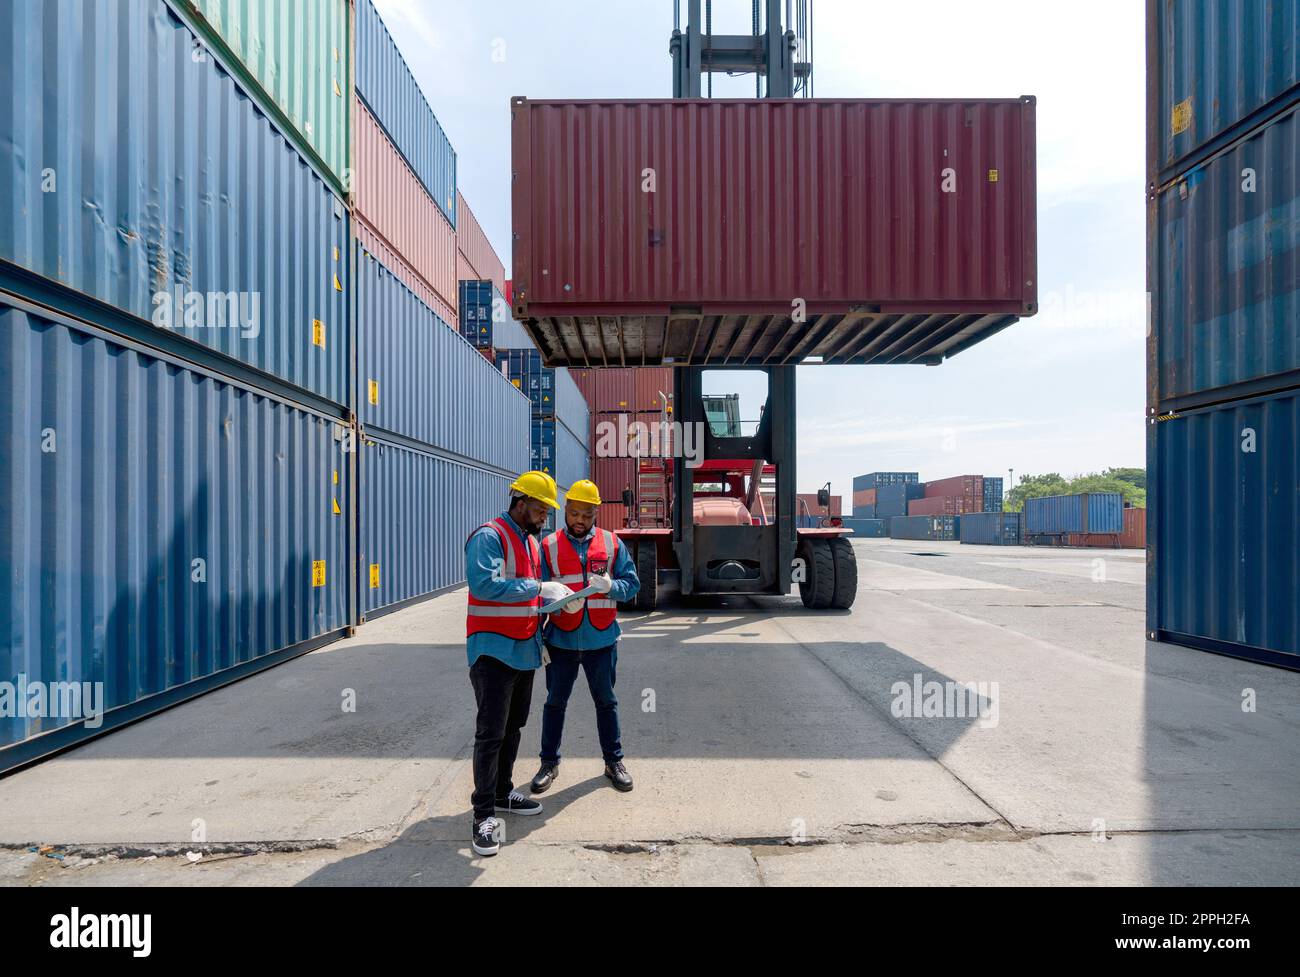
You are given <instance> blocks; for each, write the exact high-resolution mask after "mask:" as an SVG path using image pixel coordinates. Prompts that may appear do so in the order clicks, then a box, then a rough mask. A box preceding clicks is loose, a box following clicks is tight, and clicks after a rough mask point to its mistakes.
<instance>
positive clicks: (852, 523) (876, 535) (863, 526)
mask: <svg viewBox="0 0 1300 977" xmlns="http://www.w3.org/2000/svg"><path fill="white" fill-rule="evenodd" d="M844 528H845V529H852V530H853V535H854V536H857V537H860V538H863V539H883V538H887V537H888V536H889V523H888V522H887V521H886V520H884V519H855V518H854V517H852V516H845V517H844Z"/></svg>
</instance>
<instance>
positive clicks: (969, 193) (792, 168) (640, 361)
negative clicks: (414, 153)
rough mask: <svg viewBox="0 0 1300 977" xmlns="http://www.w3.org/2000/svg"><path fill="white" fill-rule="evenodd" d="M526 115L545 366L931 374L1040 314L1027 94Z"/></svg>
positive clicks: (524, 238)
mask: <svg viewBox="0 0 1300 977" xmlns="http://www.w3.org/2000/svg"><path fill="white" fill-rule="evenodd" d="M511 114H512V153H513V160H512V166H513V170H514V173H515V176H516V179H515V181H514V188H513V208H512V212H513V218H514V239H513V242H512V243H513V249H512V254H513V275H512V276H511V277H512V280H513V282H514V293H515V294H514V303H515V305H514V307H515V315H516V317H517V318H519V319H521V320H523V321H524V325H525V327H526V328H527V329H528V330H529V332H530V334H532V335H533V338H534V340H536V343H537V346H538V348H539V349H540V350H542V352H543V354H544V355H545V357H546V359H547V362H548V364H550V365H555V366H585V365H587V364H588V363H592V362H595V363H602V364H605V365H624V363H625V361H624V360H623V359H621V357H624V356H626V357H629V358H630V362H627V364H626V365H647V366H656V365H661V364H662V363H663V362H664V361H665V358H668V357H672V358H676V359H677V360H678V361H682V360H686V359H688V358H689V359H690V361H692V362H695V363H697V364H699V365H707V364H708V363H710V362H724V361H726V362H729V363H730V364H732V365H738V364H744V363H746V362H768V361H770V359H771V358H772V357H773V356H779V357H780V358H781V362H790V363H797V362H801V361H804V360H805V359H806V358H810V357H819V358H820V361H821V362H837V363H838V362H854V363H923V362H930V363H933V362H938V361H940V360H941V359H942V358H943V357H945V356H950V355H953V354H955V353H957V352H960V351H961V350H962V349H965V348H966V347H968V346H970V345H972V344H974V343H976V342H978V341H979V340H981V339H983V338H986V337H987V336H989V335H991V334H993V333H995V332H997V331H998V330H1000V329H1002V328H1004V327H1005V326H1007V325H1009V324H1010V323H1011V322H1014V321H1015V319H1016V318H1017V317H1019V316H1022V315H1032V314H1033V313H1034V312H1035V311H1036V309H1037V291H1036V285H1037V279H1038V275H1037V270H1036V269H1037V264H1036V217H1035V206H1036V204H1035V169H1034V160H1035V149H1034V145H1035V142H1034V100H1033V98H1031V97H1025V98H1020V99H1002V100H987V101H983V100H973V99H972V100H951V101H942V100H941V101H909V100H897V101H888V100H875V101H868V100H841V99H789V100H779V99H772V100H769V99H708V100H706V99H677V100H674V99H667V100H658V101H619V100H602V101H596V100H593V101H585V102H552V101H530V100H527V99H522V98H516V99H514V100H513V103H512V113H511ZM647 170H648V171H650V175H647ZM863 174H866V177H865V178H864V176H863ZM650 179H653V180H654V182H655V192H654V193H647V192H644V189H643V184H644V183H645V181H647V180H650ZM949 191H952V192H949ZM795 240H797V241H799V242H800V246H799V247H796V248H781V247H772V246H771V242H773V241H795ZM792 296H798V297H799V298H801V299H803V300H804V302H805V303H806V311H807V312H808V313H809V315H808V316H807V318H806V320H803V321H800V322H795V321H794V318H793V315H792V305H791V302H792ZM680 306H693V307H699V309H700V310H701V311H702V312H703V314H704V318H703V319H700V318H699V315H698V314H696V312H695V311H694V310H685V311H683V310H682V309H680V308H676V307H680ZM865 307H872V308H871V311H866V309H865ZM574 316H576V317H578V319H577V320H576V321H575V320H574V319H572V318H571V317H574ZM598 317H599V318H598ZM617 317H623V319H624V323H625V325H626V326H628V327H629V328H623V329H615V328H611V325H613V324H614V323H612V322H611V320H613V319H615V318H617ZM682 322H689V323H690V327H689V328H687V327H685V326H682V327H681V328H678V325H679V323H682ZM633 326H634V327H635V328H631V327H633Z"/></svg>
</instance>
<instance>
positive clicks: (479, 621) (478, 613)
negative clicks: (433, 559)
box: [465, 518, 542, 641]
mask: <svg viewBox="0 0 1300 977" xmlns="http://www.w3.org/2000/svg"><path fill="white" fill-rule="evenodd" d="M488 526H490V527H491V528H492V529H494V530H495V531H496V534H497V536H499V537H500V538H501V552H502V553H504V554H505V560H504V561H503V563H502V567H501V575H502V576H503V577H504V578H506V579H507V580H540V579H541V577H542V554H541V550H540V549H539V548H538V546H537V540H535V539H534V538H533V537H532V536H526V537H525V538H524V539H520V538H519V534H518V533H517V532H515V530H514V527H512V526H511V525H510V524H509V523H507V522H506V521H505V520H504V519H500V518H497V519H493V520H492V521H491V522H486V523H484V524H483V525H482V526H480V527H479V529H482V528H484V527H488ZM477 531H478V530H475V532H477ZM471 535H473V534H471ZM525 540H527V542H525ZM468 542H469V541H468V540H466V543H468ZM541 606H542V595H541V594H540V593H539V594H538V595H537V596H536V597H534V598H533V599H532V600H525V601H520V602H519V603H515V604H511V603H506V602H503V601H496V600H479V599H478V598H477V597H475V596H474V594H473V593H472V592H471V593H470V595H469V606H468V607H467V608H466V610H465V634H466V636H467V637H468V636H469V635H471V634H478V633H479V632H480V631H488V632H490V633H492V634H502V635H505V636H506V637H507V638H514V639H515V640H516V641H522V640H523V639H525V638H531V637H532V636H533V635H535V634H536V633H537V609H538V608H539V607H541Z"/></svg>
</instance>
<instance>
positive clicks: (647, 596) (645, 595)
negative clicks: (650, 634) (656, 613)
mask: <svg viewBox="0 0 1300 977" xmlns="http://www.w3.org/2000/svg"><path fill="white" fill-rule="evenodd" d="M636 575H637V576H638V577H640V578H641V589H640V590H638V591H637V592H636V597H635V598H634V601H635V603H636V609H637V610H638V611H653V610H654V609H655V602H656V601H657V600H658V599H659V554H658V552H657V549H656V547H655V544H654V543H653V542H651V541H650V540H644V539H643V540H642V541H641V542H639V543H637V546H636Z"/></svg>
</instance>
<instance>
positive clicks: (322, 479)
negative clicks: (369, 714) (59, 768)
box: [0, 299, 354, 769]
mask: <svg viewBox="0 0 1300 977" xmlns="http://www.w3.org/2000/svg"><path fill="white" fill-rule="evenodd" d="M0 386H3V389H4V391H5V396H4V397H3V398H0V433H2V436H3V442H2V443H0V455H2V456H3V458H4V463H3V465H0V512H3V513H4V518H3V519H2V520H0V581H3V584H2V585H0V680H2V681H7V682H15V683H16V682H18V681H19V680H20V677H22V679H23V680H25V681H26V682H27V683H28V685H29V686H35V685H37V684H38V683H56V682H71V683H82V682H88V683H102V685H100V686H99V687H98V688H99V689H101V690H102V706H103V708H104V710H105V715H104V723H103V726H102V727H100V729H99V730H98V731H103V730H106V729H109V728H112V727H114V726H116V725H119V724H120V723H122V722H125V721H130V720H132V719H136V718H139V717H140V716H142V715H147V714H148V713H150V712H153V711H156V710H158V709H161V708H165V707H166V706H169V705H172V704H174V703H175V702H178V701H181V700H182V699H185V698H188V697H190V696H192V695H196V694H198V693H200V692H203V691H207V690H208V689H210V688H212V687H215V686H216V685H220V684H222V683H224V682H228V681H233V680H234V679H236V678H241V677H243V676H244V675H246V674H248V673H249V672H250V671H253V670H256V669H257V668H260V667H264V666H266V665H268V664H274V663H275V662H277V661H280V660H283V658H284V657H286V656H288V655H291V654H295V653H298V652H300V651H304V650H308V649H309V648H310V647H313V646H315V645H316V644H319V643H322V642H323V641H324V640H327V639H328V638H332V637H337V636H338V635H339V633H340V629H341V628H343V627H344V626H345V625H347V624H348V623H349V595H350V593H351V588H352V585H353V580H352V577H351V573H350V570H351V567H352V565H353V564H352V550H351V546H350V543H349V528H348V515H347V513H348V512H349V510H350V506H351V489H350V486H351V484H352V477H351V468H350V464H351V461H352V458H353V457H354V456H353V455H352V454H351V453H350V452H348V451H347V450H346V448H347V446H348V445H349V438H348V435H349V433H350V432H349V431H348V430H347V429H345V428H343V427H342V426H340V425H339V424H337V423H336V422H334V421H332V420H330V419H329V418H327V417H325V416H323V415H320V414H317V413H315V412H313V411H310V410H305V409H301V408H299V407H296V406H295V405H293V404H290V403H287V402H285V401H282V400H279V399H277V398H274V397H270V396H266V395H264V394H262V393H259V392H255V391H253V390H249V389H246V388H244V387H242V386H240V385H236V384H233V383H230V382H228V381H226V380H224V379H223V378H221V377H218V376H215V375H212V374H209V373H207V372H205V371H201V370H198V369H193V368H190V367H188V366H186V365H185V364H184V363H183V362H181V361H179V360H174V359H172V358H170V357H167V356H165V355H159V354H156V353H154V352H152V351H150V350H148V349H146V348H145V347H141V346H136V345H134V344H130V343H127V342H124V341H121V340H118V339H116V338H114V337H113V336H112V335H111V334H109V333H106V332H102V331H100V330H98V329H96V328H94V327H90V326H87V325H84V324H82V323H78V322H76V321H74V320H71V319H66V318H63V317H61V316H57V315H51V314H48V313H45V312H40V311H37V310H36V308H35V307H33V306H27V305H25V304H24V303H21V302H17V301H14V300H10V299H3V300H0ZM94 732H96V730H88V729H86V728H84V726H82V725H81V724H80V723H79V722H77V721H76V720H75V719H74V718H72V717H69V716H67V715H64V716H60V717H48V718H34V717H18V716H8V717H4V716H0V769H4V768H7V767H9V766H12V765H14V764H15V763H21V762H26V761H28V760H30V759H33V758H35V757H38V756H41V755H44V754H45V753H48V752H50V751H52V750H55V749H59V748H62V747H64V746H67V745H69V744H70V743H73V742H76V741H78V740H80V739H84V738H87V737H88V736H89V735H91V734H93V733H94Z"/></svg>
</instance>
